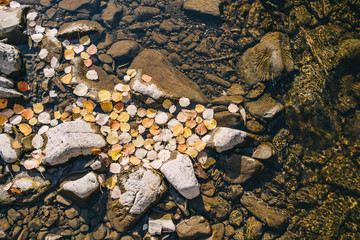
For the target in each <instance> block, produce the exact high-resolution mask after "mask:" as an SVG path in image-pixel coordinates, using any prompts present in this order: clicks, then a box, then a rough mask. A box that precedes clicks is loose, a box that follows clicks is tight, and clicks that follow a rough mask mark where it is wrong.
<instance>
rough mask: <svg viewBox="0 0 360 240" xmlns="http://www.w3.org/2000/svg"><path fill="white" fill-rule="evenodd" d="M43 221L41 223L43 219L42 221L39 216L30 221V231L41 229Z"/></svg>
mask: <svg viewBox="0 0 360 240" xmlns="http://www.w3.org/2000/svg"><path fill="white" fill-rule="evenodd" d="M42 226H43V225H42V223H41V221H40V219H39V218H34V219H32V220H31V221H30V222H29V224H28V228H29V230H30V231H35V232H36V231H39V230H40V228H42Z"/></svg>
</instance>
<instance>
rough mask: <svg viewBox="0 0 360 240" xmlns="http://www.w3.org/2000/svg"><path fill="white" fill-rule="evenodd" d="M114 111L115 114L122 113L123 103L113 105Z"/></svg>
mask: <svg viewBox="0 0 360 240" xmlns="http://www.w3.org/2000/svg"><path fill="white" fill-rule="evenodd" d="M114 110H115V111H116V112H117V113H119V112H122V111H123V110H124V103H122V102H119V103H117V104H115V106H114Z"/></svg>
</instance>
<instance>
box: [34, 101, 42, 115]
mask: <svg viewBox="0 0 360 240" xmlns="http://www.w3.org/2000/svg"><path fill="white" fill-rule="evenodd" d="M33 109H34V112H35V113H41V112H42V111H44V105H43V104H42V103H35V104H33Z"/></svg>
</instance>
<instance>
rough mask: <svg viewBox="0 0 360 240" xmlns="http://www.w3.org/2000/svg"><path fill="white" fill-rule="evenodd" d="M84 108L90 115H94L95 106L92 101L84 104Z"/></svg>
mask: <svg viewBox="0 0 360 240" xmlns="http://www.w3.org/2000/svg"><path fill="white" fill-rule="evenodd" d="M83 108H84V109H85V110H86V111H87V112H88V113H92V112H93V111H94V104H93V103H92V102H91V101H86V102H84V103H83Z"/></svg>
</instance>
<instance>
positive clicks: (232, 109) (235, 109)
mask: <svg viewBox="0 0 360 240" xmlns="http://www.w3.org/2000/svg"><path fill="white" fill-rule="evenodd" d="M228 110H229V112H231V113H236V112H238V111H239V107H238V106H237V105H235V104H233V103H231V104H230V105H229V106H228Z"/></svg>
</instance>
